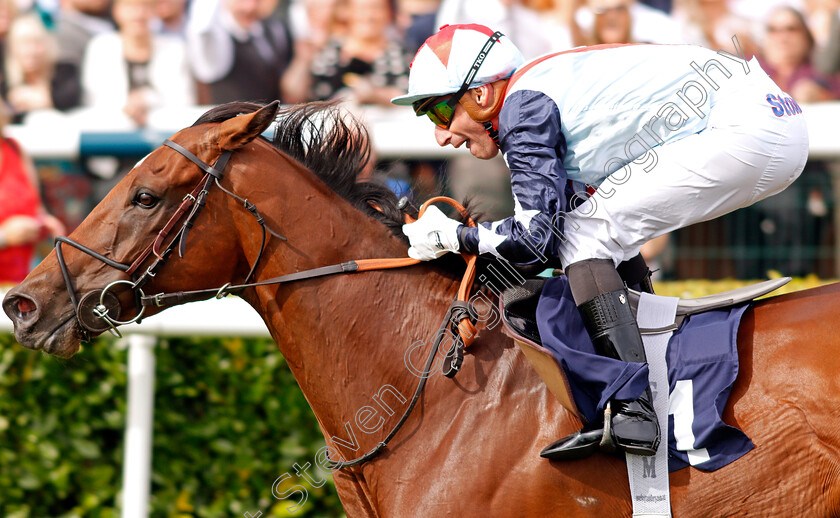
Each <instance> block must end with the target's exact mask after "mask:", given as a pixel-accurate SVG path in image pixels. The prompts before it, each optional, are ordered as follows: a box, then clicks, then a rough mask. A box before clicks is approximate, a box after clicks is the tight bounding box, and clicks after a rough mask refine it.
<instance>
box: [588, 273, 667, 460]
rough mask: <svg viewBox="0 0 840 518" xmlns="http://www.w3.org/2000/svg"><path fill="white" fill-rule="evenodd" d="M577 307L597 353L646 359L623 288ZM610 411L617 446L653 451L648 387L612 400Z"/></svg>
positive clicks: (655, 435)
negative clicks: (629, 397)
mask: <svg viewBox="0 0 840 518" xmlns="http://www.w3.org/2000/svg"><path fill="white" fill-rule="evenodd" d="M578 309H580V311H581V314H582V315H583V321H584V325H585V326H586V330H587V331H588V332H589V337H590V338H591V339H592V344H593V345H594V346H595V351H596V352H597V353H598V354H600V355H601V356H607V357H610V358H615V359H617V360H621V361H625V362H629V363H644V362H646V361H647V358H646V357H645V349H644V345H643V344H642V337H641V335H640V334H639V327H638V325H637V324H636V319H635V318H634V315H633V312H632V310H631V309H630V304H629V300H628V295H627V290H626V289H621V290H616V291H613V292H610V293H605V294H603V295H599V296H597V297H595V298H593V299H591V300H589V301H587V302H585V303H583V304H581V305H580V306H578ZM611 410H612V436H613V437H612V439H613V440H614V442H615V444H616V445H617V446H618V447H619V449H622V450H624V451H626V452H627V453H632V454H634V455H653V454H655V453H656V448H657V446H659V421H658V419H657V417H656V411H655V410H654V409H653V396H652V394H651V392H650V388H649V387H647V388H645V390H644V392H642V394H641V395H640V396H639V397H638V399H636V400H633V401H618V400H616V401H613V402H612V409H611Z"/></svg>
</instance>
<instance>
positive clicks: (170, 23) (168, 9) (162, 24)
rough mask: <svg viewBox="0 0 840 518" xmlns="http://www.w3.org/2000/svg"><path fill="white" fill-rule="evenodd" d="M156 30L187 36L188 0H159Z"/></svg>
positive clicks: (180, 36)
mask: <svg viewBox="0 0 840 518" xmlns="http://www.w3.org/2000/svg"><path fill="white" fill-rule="evenodd" d="M156 23H157V27H156V28H155V32H158V33H160V34H170V35H172V36H178V37H179V38H185V37H186V35H185V32H184V31H185V30H186V25H187V0H158V5H157V21H156Z"/></svg>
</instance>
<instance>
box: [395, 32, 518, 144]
mask: <svg viewBox="0 0 840 518" xmlns="http://www.w3.org/2000/svg"><path fill="white" fill-rule="evenodd" d="M501 37H502V33H501V32H498V31H496V32H494V33H493V35H492V36H490V38H489V39H488V40H487V43H485V44H484V47H483V48H482V49H481V52H479V53H478V56H476V58H475V61H474V62H473V64H472V66H471V67H470V71H469V72H468V73H467V77H466V78H464V82H463V83H462V84H461V88H459V89H458V91H457V92H455V93H454V94H453V95H452V96H451V97H449V98H448V99H443V98H441V97H427V98H426V99H420V100H419V101H416V102H415V103H414V104H412V105H411V107H412V108H413V109H414V113H416V114H417V116H418V117H419V116H420V115H426V116H428V117H429V119H431V121H432V122H434V123H435V125H436V126H440V127H441V128H444V129H449V126H450V125H451V124H452V117H453V116H454V115H455V106H456V105H457V104H458V101H460V100H461V97H463V96H464V94H465V93H467V90H469V89H470V83H472V81H473V79H474V78H475V74H476V73H478V69H479V68H481V64H482V63H483V62H484V58H485V57H487V53H488V52H490V49H491V48H492V47H493V45H494V44H495V43H496V42H497V41H499V38H501Z"/></svg>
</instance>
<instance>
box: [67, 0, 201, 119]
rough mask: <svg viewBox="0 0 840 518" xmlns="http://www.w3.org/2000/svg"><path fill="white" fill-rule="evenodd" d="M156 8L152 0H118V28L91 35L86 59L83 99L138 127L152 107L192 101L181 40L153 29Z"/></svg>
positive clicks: (187, 69) (174, 105) (191, 87)
mask: <svg viewBox="0 0 840 518" xmlns="http://www.w3.org/2000/svg"><path fill="white" fill-rule="evenodd" d="M155 7H156V2H155V0H116V1H115V2H114V9H113V10H114V20H115V21H116V22H117V26H118V27H119V32H118V33H110V34H101V35H98V36H96V37H95V38H93V39H92V40H91V42H90V44H89V45H88V49H87V52H86V53H85V59H84V66H83V76H82V84H83V88H84V99H85V104H86V105H88V106H93V107H101V108H110V109H113V110H114V111H115V112H117V113H119V111H122V112H123V113H125V115H127V116H128V117H129V118H130V119H131V120H132V121H133V122H134V123H135V124H136V125H138V126H144V125H145V124H146V118H147V115H148V112H149V111H150V110H151V109H154V108H161V107H164V106H173V107H184V106H192V105H194V104H195V103H196V98H195V86H194V83H193V81H192V78H191V76H190V73H189V68H188V66H187V61H186V52H185V46H184V43H183V42H182V41H181V40H180V39H179V38H177V37H174V36H168V35H163V34H154V33H153V32H152V29H151V21H152V19H153V18H154V15H155Z"/></svg>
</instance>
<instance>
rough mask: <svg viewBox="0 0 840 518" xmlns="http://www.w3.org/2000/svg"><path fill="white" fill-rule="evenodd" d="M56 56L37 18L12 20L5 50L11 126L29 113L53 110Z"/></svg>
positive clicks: (53, 41) (22, 17) (55, 51)
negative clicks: (12, 122)
mask: <svg viewBox="0 0 840 518" xmlns="http://www.w3.org/2000/svg"><path fill="white" fill-rule="evenodd" d="M57 56H58V48H57V46H56V42H55V38H54V36H53V35H52V34H50V33H48V32H47V28H46V27H44V24H43V22H41V17H40V16H38V15H37V14H35V13H29V14H24V15H22V16H19V17H17V18H16V19H15V21H14V22H13V23H12V27H11V29H10V30H9V36H8V42H7V46H6V81H7V86H8V90H9V91H8V94H7V100H8V102H9V105H10V106H11V107H12V112H13V121H14V122H21V121H22V119H23V116H24V115H25V114H26V113H27V112H29V111H33V110H46V109H51V108H53V106H54V103H53V94H54V92H55V88H56V86H55V84H54V82H53V78H54V71H55V61H56V57H57Z"/></svg>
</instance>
